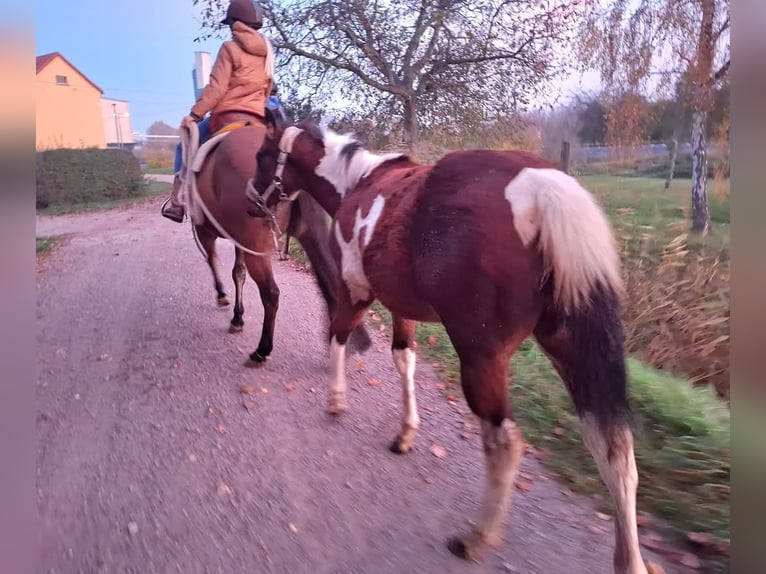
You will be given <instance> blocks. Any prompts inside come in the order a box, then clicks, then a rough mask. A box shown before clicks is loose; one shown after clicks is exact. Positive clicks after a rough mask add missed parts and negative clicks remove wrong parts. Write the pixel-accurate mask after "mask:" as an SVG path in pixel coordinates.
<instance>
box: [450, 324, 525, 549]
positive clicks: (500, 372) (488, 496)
mask: <svg viewBox="0 0 766 574" xmlns="http://www.w3.org/2000/svg"><path fill="white" fill-rule="evenodd" d="M450 337H451V338H452V333H450ZM453 343H454V344H455V349H456V351H457V353H458V356H459V357H460V379H461V384H462V387H463V393H464V394H465V398H466V401H467V402H468V406H469V407H470V408H471V410H472V411H473V412H474V413H475V414H476V415H477V416H478V417H479V419H481V438H482V443H483V446H484V463H485V469H486V490H485V492H484V502H483V504H482V511H481V515H480V518H479V520H478V522H477V524H476V526H475V527H474V528H473V530H471V531H470V532H469V533H467V534H465V535H463V536H457V537H454V538H452V539H450V540H449V542H448V544H447V546H448V548H449V549H450V551H451V552H452V553H453V554H456V555H457V556H460V557H461V558H465V559H468V560H477V561H478V560H479V559H480V558H481V557H482V554H483V552H484V550H485V549H486V548H492V547H496V546H498V545H499V544H500V542H501V540H502V534H503V529H504V525H505V520H506V518H507V516H508V511H509V509H510V506H511V498H512V495H513V485H514V483H515V481H516V476H517V474H518V471H519V465H520V463H521V457H522V454H523V448H524V441H523V439H522V435H521V430H520V429H519V427H518V426H517V425H516V422H515V421H514V419H513V415H512V414H511V410H510V404H509V402H510V401H509V398H508V383H507V380H506V377H507V373H508V363H509V358H510V355H511V352H512V351H513V350H515V346H514V347H512V348H511V347H510V346H509V345H491V344H490V347H489V348H490V349H492V347H495V352H485V351H479V350H477V349H476V348H475V347H474V346H473V345H469V346H461V345H460V342H459V340H458V341H453Z"/></svg>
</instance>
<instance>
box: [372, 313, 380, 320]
mask: <svg viewBox="0 0 766 574" xmlns="http://www.w3.org/2000/svg"><path fill="white" fill-rule="evenodd" d="M372 320H373V321H380V320H381V317H380V315H378V314H377V313H373V314H372Z"/></svg>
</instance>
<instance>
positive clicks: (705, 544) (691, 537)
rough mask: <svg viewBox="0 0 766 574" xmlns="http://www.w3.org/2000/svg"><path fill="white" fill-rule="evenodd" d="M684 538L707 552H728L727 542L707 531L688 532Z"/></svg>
mask: <svg viewBox="0 0 766 574" xmlns="http://www.w3.org/2000/svg"><path fill="white" fill-rule="evenodd" d="M686 539H687V540H688V541H689V542H690V543H691V544H692V545H694V546H698V547H701V548H702V549H704V550H705V551H707V552H714V553H719V554H728V551H729V542H728V540H722V539H720V538H718V537H717V536H715V535H713V534H710V533H709V532H689V533H687V534H686Z"/></svg>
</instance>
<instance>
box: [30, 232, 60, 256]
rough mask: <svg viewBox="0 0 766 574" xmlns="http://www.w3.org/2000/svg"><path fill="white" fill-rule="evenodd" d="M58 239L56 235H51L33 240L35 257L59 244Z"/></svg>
mask: <svg viewBox="0 0 766 574" xmlns="http://www.w3.org/2000/svg"><path fill="white" fill-rule="evenodd" d="M59 240H60V237H59V236H58V235H51V236H47V237H37V238H36V239H35V243H36V248H35V252H36V253H37V255H42V254H45V253H48V252H49V251H51V250H52V249H53V248H54V247H56V244H57V243H58V242H59Z"/></svg>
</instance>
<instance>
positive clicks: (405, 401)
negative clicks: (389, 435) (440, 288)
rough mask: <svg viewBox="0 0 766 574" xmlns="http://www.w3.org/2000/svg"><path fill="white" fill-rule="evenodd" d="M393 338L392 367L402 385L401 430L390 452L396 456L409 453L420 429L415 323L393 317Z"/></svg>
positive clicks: (396, 316)
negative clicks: (416, 394)
mask: <svg viewBox="0 0 766 574" xmlns="http://www.w3.org/2000/svg"><path fill="white" fill-rule="evenodd" d="M393 320H394V338H393V341H392V342H391V352H392V354H393V359H394V366H395V367H396V370H397V371H398V372H399V377H400V380H401V385H402V406H403V410H402V430H401V432H400V433H399V435H398V436H397V437H396V439H395V440H394V442H393V443H391V447H390V448H391V451H392V452H395V453H397V454H404V453H407V452H410V451H411V450H412V447H413V446H414V444H415V435H416V434H417V431H418V427H420V416H418V406H417V402H416V400H415V351H414V350H413V349H412V342H413V339H414V336H415V321H410V320H407V319H402V318H401V317H400V316H398V315H393Z"/></svg>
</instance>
